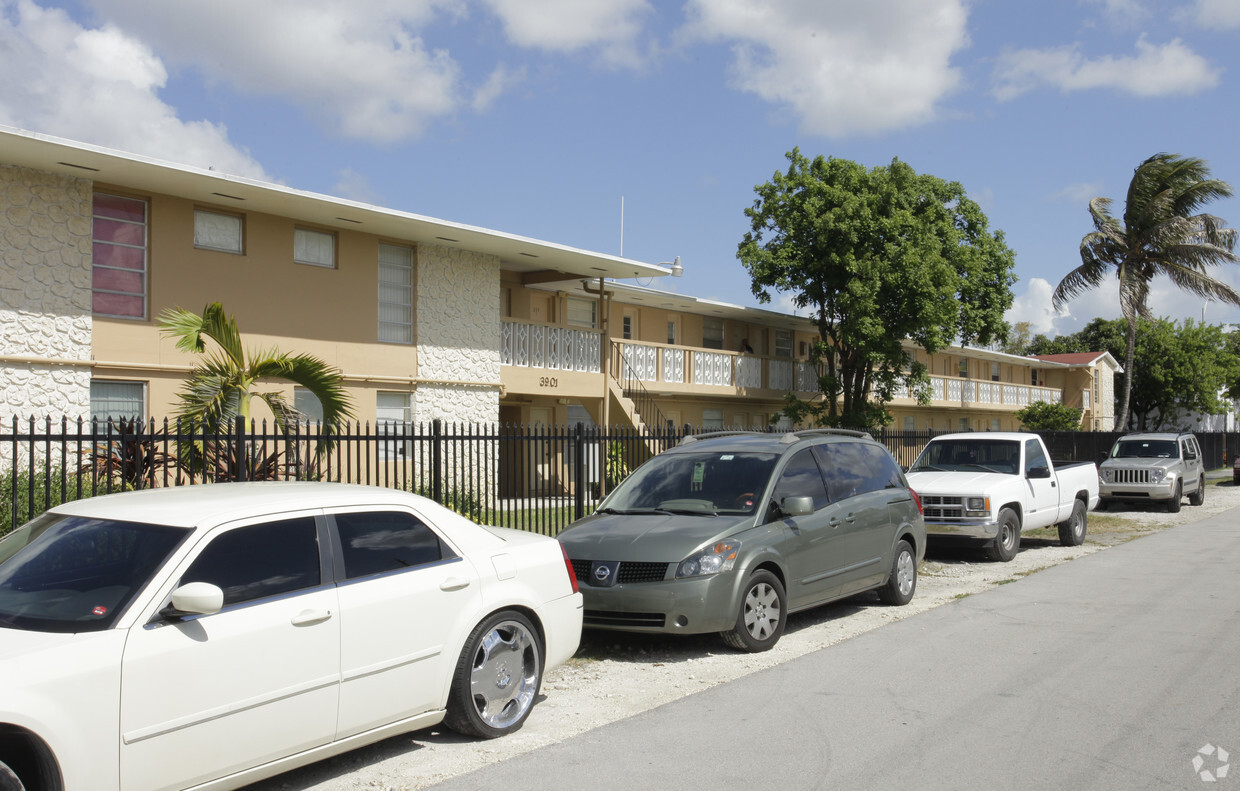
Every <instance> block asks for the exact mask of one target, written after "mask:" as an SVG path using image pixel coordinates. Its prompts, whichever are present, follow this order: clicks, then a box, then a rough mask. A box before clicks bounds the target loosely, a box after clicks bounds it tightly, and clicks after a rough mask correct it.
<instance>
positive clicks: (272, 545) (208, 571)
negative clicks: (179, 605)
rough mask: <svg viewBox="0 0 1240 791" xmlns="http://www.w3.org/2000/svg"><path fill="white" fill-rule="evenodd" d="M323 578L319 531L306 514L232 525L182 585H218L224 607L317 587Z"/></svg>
mask: <svg viewBox="0 0 1240 791" xmlns="http://www.w3.org/2000/svg"><path fill="white" fill-rule="evenodd" d="M321 580H322V576H321V574H320V571H319V542H318V533H317V531H316V529H315V526H314V519H313V518H312V517H308V516H307V517H301V518H297V519H285V520H282V521H279V522H266V523H263V524H257V525H248V526H246V527H240V528H237V529H235V530H229V531H228V532H226V533H223V534H221V535H219V536H217V537H216V538H214V539H212V541H211V543H210V544H208V545H207V547H206V548H205V549H204V550H202V552H201V554H199V555H198V557H197V558H195V559H194V562H193V563H192V564H190V567H189V569H188V570H187V571H186V572H185V574H183V575H182V576H181V584H185V583H187V582H209V583H211V584H212V585H218V586H219V587H220V588H221V589H222V590H223V591H224V606H225V607H227V606H229V605H231V604H241V603H243V602H248V601H254V600H255V599H262V598H266V597H268V596H278V595H280V594H283V593H291V592H293V591H298V590H302V589H305V588H313V587H315V586H317V585H318V584H319V583H320V582H321Z"/></svg>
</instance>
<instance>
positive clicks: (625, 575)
mask: <svg viewBox="0 0 1240 791" xmlns="http://www.w3.org/2000/svg"><path fill="white" fill-rule="evenodd" d="M592 562H593V561H589V560H573V573H574V574H576V575H577V581H578V582H585V583H587V584H591V583H590V580H591V577H590V564H591V563H592ZM669 565H671V564H669V563H638V562H624V563H621V564H620V569H619V570H618V571H617V572H616V583H617V584H618V585H624V584H626V583H635V582H662V581H663V579H664V578H666V577H667V567H668V566H669Z"/></svg>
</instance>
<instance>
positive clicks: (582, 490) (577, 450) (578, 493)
mask: <svg viewBox="0 0 1240 791" xmlns="http://www.w3.org/2000/svg"><path fill="white" fill-rule="evenodd" d="M573 458H575V459H576V460H577V464H576V465H574V469H573V520H574V521H576V520H577V519H581V518H582V517H583V516H585V515H586V463H587V462H586V443H585V435H584V432H583V431H582V428H581V424H580V423H578V424H577V427H576V428H575V429H574V430H573ZM602 463H603V460H602V459H601V458H600V459H599V464H600V466H601V465H602ZM602 474H603V471H602V470H599V475H600V477H601V476H602Z"/></svg>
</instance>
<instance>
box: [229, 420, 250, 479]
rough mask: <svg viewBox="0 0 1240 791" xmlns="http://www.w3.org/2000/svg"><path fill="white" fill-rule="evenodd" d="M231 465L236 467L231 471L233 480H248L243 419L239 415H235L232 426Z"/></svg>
mask: <svg viewBox="0 0 1240 791" xmlns="http://www.w3.org/2000/svg"><path fill="white" fill-rule="evenodd" d="M233 463H234V464H236V465H237V468H236V469H235V470H234V471H233V476H234V480H238V481H245V480H249V476H248V475H247V474H246V472H247V470H246V454H245V418H243V417H241V415H237V418H236V422H235V423H234V424H233Z"/></svg>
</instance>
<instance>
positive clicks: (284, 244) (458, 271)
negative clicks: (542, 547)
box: [0, 127, 1118, 430]
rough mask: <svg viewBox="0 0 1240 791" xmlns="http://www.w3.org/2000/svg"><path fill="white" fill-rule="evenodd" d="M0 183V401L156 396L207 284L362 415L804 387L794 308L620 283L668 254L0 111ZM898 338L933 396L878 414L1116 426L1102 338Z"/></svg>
mask: <svg viewBox="0 0 1240 791" xmlns="http://www.w3.org/2000/svg"><path fill="white" fill-rule="evenodd" d="M0 198H3V203H2V204H0V262H2V266H0V419H3V420H5V421H6V422H7V421H8V420H11V418H12V416H20V417H22V418H26V417H35V418H42V417H52V418H55V419H57V420H59V418H60V417H61V416H62V415H67V416H69V417H70V418H73V417H77V416H81V417H89V416H92V415H93V416H98V417H102V416H108V415H113V416H115V415H137V416H141V417H143V418H149V417H154V418H162V417H165V416H168V415H169V414H170V413H171V411H172V408H173V404H174V402H175V393H176V391H177V389H178V388H179V386H180V384H181V382H182V381H183V379H184V377H185V375H186V373H187V372H188V371H189V370H190V368H191V366H192V365H193V364H194V362H195V360H194V359H193V357H191V356H190V355H187V354H185V353H183V352H181V351H179V350H177V349H176V348H175V347H174V346H173V343H172V341H171V340H169V339H167V338H164V337H161V334H160V332H159V328H158V318H159V316H160V314H161V313H162V312H163V311H164V310H166V309H168V308H171V307H184V308H188V309H190V310H195V311H198V310H201V308H202V307H203V306H204V305H205V304H207V303H210V302H221V303H223V305H224V306H225V308H226V309H227V310H228V312H230V313H231V314H233V315H234V316H235V317H236V319H237V321H238V324H239V327H240V329H241V330H242V333H243V335H244V339H245V342H246V344H247V345H248V346H250V347H253V348H263V349H269V348H272V347H275V348H279V349H281V350H283V351H286V352H297V353H309V354H314V355H316V356H318V357H320V358H322V359H324V360H326V361H327V362H328V363H330V364H332V365H335V366H337V367H338V368H340V369H341V370H342V371H343V372H344V376H345V381H346V386H347V389H348V392H349V394H350V396H351V397H352V399H353V402H354V405H355V409H356V412H357V417H358V418H359V419H361V420H365V421H368V422H373V421H403V422H410V421H411V422H423V421H430V420H433V419H443V420H448V421H455V422H489V423H493V422H507V423H527V424H556V425H562V424H568V423H573V422H591V423H598V424H606V425H615V424H620V425H627V424H632V425H638V426H641V425H644V426H652V425H665V424H667V423H671V424H674V425H681V424H692V425H695V426H706V427H712V426H713V427H723V426H754V425H766V424H767V423H769V422H770V421H771V420H772V418H773V416H776V414H777V413H778V411H779V409H780V407H781V405H782V403H783V400H784V396H785V394H786V393H788V392H790V391H791V392H795V393H797V395H798V396H800V397H802V398H812V397H814V396H815V395H816V393H817V385H816V378H817V372H816V370H815V367H814V365H813V364H812V363H811V361H810V350H811V348H812V344H813V341H814V338H815V337H816V332H815V329H814V326H813V324H812V323H811V322H810V321H809V320H808V319H805V318H802V317H797V316H790V315H786V314H782V313H779V312H775V311H768V310H762V309H755V308H747V307H741V306H736V305H728V304H724V303H719V302H716V301H711V300H705V299H699V298H695V297H692V296H686V295H683V294H677V293H673V292H671V291H667V290H659V289H655V288H651V287H649V286H640V285H635V284H633V283H632V282H630V281H634V279H640V280H647V279H650V280H647V282H654V281H653V278H657V277H666V276H668V275H670V274H671V270H670V269H669V267H668V266H667V265H661V264H648V263H642V262H638V261H632V260H628V259H624V258H621V257H618V256H612V255H607V254H603V253H596V252H590V251H585V250H579V249H574V248H571V247H566V246H564V245H559V244H555V243H553V242H546V241H539V240H534V239H529V238H525V237H521V236H517V235H513V234H506V233H501V232H498V231H492V230H488V229H484V228H477V227H472V226H468V225H463V224H459V223H451V222H446V221H442V220H436V219H432V218H429V217H425V216H421V215H417V214H411V213H407V212H401V211H396V210H392V209H386V208H381V207H376V206H370V205H365V204H361V203H357V202H353V201H348V200H344V199H339V198H334V197H330V196H325V195H319V194H313V193H308V192H303V191H299V190H294V189H289V188H287V187H283V186H279V185H272V184H265V183H259V182H256V181H252V180H248V179H242V178H237V177H231V176H226V175H223V174H220V173H216V172H214V171H210V170H202V169H198V168H191V167H186V166H181V165H175V164H170V163H166V162H159V161H155V160H151V159H146V158H143V157H139V156H134V155H130V154H124V153H121V152H117V151H112V150H107V149H102V148H98V147H94V146H89V145H85V144H81V143H76V142H72V141H67V140H60V139H54V138H49V137H46V136H42V135H37V134H34V133H30V132H25V131H22V130H17V129H12V128H7V127H0ZM640 280H638V282H640ZM665 282H668V281H665ZM910 355H913V356H917V358H918V359H919V360H920V361H921V362H924V363H926V364H927V365H928V366H929V369H930V371H931V374H932V380H931V386H932V392H933V398H932V402H931V404H930V405H929V406H924V405H919V404H917V402H916V400H915V399H914V398H912V397H911V395H910V394H907V393H905V394H902V395H901V397H899V398H897V399H896V401H895V402H894V403H893V404H892V406H891V408H892V411H893V414H894V415H895V418H896V422H895V425H894V428H916V429H922V428H936V429H939V428H941V429H947V428H950V429H960V428H970V429H978V430H989V429H993V430H999V429H1002V430H1007V429H1013V428H1016V427H1017V425H1016V421H1015V419H1014V418H1013V417H1012V413H1013V412H1014V411H1015V410H1016V409H1019V408H1020V407H1022V406H1025V405H1027V404H1029V403H1031V402H1033V401H1039V400H1040V401H1054V402H1061V403H1066V404H1068V405H1069V406H1078V405H1079V406H1081V407H1082V408H1083V409H1084V410H1085V415H1084V417H1083V426H1084V427H1086V428H1095V429H1100V430H1106V429H1109V428H1110V427H1111V423H1113V415H1112V414H1111V404H1112V398H1111V395H1110V394H1111V387H1112V385H1111V378H1112V377H1113V374H1114V372H1115V371H1116V370H1117V369H1118V366H1117V365H1116V364H1115V361H1114V360H1113V359H1111V358H1110V355H1105V354H1104V355H1095V356H1094V357H1093V358H1092V359H1091V360H1084V359H1072V360H1066V359H1065V360H1060V359H1054V358H1050V357H1048V358H1040V359H1033V358H1024V357H1016V356H1012V355H1005V354H1000V353H997V352H991V351H987V350H983V349H970V348H954V349H950V350H946V351H944V352H942V353H939V354H936V355H933V356H927V355H925V353H924V352H921V351H918V350H916V349H913V348H912V347H910ZM272 386H273V387H282V386H283V385H277V384H274V383H273V385H272ZM286 394H287V395H289V396H290V397H291V398H292V399H293V401H294V403H295V404H296V405H297V406H298V407H299V408H301V409H303V411H305V412H307V413H309V414H311V415H313V414H314V412H315V409H316V408H317V404H315V403H314V400H313V397H312V396H310V395H309V394H308V393H303V392H297V391H296V390H294V389H293V388H288V389H287V391H286Z"/></svg>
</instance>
